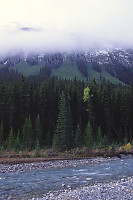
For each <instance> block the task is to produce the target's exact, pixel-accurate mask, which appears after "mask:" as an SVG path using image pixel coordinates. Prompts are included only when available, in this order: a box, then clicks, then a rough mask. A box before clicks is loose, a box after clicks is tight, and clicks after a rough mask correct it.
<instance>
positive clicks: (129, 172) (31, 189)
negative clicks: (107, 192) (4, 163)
mask: <svg viewBox="0 0 133 200" xmlns="http://www.w3.org/2000/svg"><path fill="white" fill-rule="evenodd" d="M129 176H133V157H130V158H129V157H128V158H124V159H120V160H115V161H107V162H101V163H95V164H89V163H88V164H81V165H78V166H73V167H65V168H60V167H58V168H51V169H42V170H39V171H38V170H34V171H26V172H21V173H20V172H10V173H0V200H2V199H4V200H6V199H8V198H10V197H12V199H32V198H33V197H35V198H37V197H42V196H43V194H45V193H47V192H49V191H54V190H60V189H62V188H72V189H74V188H77V187H80V186H84V185H90V184H94V183H95V182H98V183H99V182H100V183H102V182H109V181H112V180H118V179H120V178H123V177H124V178H126V177H129Z"/></svg>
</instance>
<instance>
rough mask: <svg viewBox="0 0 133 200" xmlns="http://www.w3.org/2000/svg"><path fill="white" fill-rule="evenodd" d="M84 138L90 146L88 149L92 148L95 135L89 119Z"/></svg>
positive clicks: (86, 144) (87, 145)
mask: <svg viewBox="0 0 133 200" xmlns="http://www.w3.org/2000/svg"><path fill="white" fill-rule="evenodd" d="M84 139H85V146H86V147H87V148H88V150H90V149H92V148H93V145H94V137H93V129H92V126H91V124H90V122H89V121H88V124H87V127H86V129H85V138H84Z"/></svg>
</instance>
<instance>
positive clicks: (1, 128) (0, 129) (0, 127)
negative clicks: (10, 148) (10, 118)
mask: <svg viewBox="0 0 133 200" xmlns="http://www.w3.org/2000/svg"><path fill="white" fill-rule="evenodd" d="M3 134H4V133H3V123H1V125H0V145H2V144H3Z"/></svg>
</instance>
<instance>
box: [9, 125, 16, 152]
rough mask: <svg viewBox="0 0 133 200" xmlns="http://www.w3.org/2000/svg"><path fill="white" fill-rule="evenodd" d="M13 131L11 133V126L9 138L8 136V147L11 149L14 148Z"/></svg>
mask: <svg viewBox="0 0 133 200" xmlns="http://www.w3.org/2000/svg"><path fill="white" fill-rule="evenodd" d="M14 141H15V138H14V133H13V129H12V128H11V130H10V133H9V138H8V148H9V149H13V148H14Z"/></svg>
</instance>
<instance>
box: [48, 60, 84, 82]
mask: <svg viewBox="0 0 133 200" xmlns="http://www.w3.org/2000/svg"><path fill="white" fill-rule="evenodd" d="M51 76H56V77H58V78H63V79H70V80H72V79H74V78H75V77H76V79H78V80H81V81H82V80H83V81H86V77H84V76H83V74H82V73H81V72H80V71H79V70H78V68H77V66H76V64H75V63H73V62H69V61H65V62H64V63H63V65H62V66H61V67H59V68H58V69H53V71H52V74H51Z"/></svg>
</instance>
